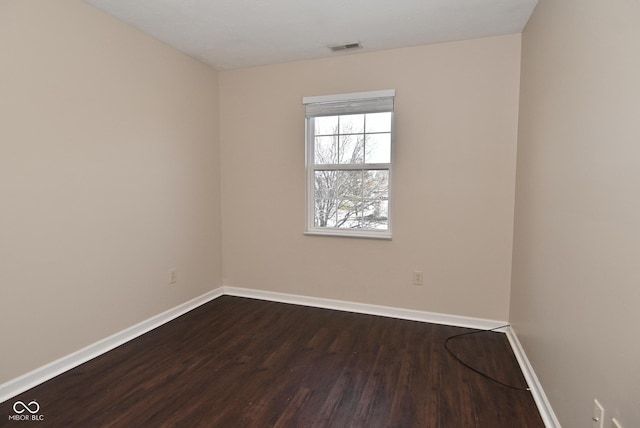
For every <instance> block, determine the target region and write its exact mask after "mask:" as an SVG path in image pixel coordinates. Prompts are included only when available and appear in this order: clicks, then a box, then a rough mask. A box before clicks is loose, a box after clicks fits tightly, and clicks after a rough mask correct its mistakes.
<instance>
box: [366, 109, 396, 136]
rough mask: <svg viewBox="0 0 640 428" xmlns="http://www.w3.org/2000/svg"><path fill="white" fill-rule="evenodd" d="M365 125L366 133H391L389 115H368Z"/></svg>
mask: <svg viewBox="0 0 640 428" xmlns="http://www.w3.org/2000/svg"><path fill="white" fill-rule="evenodd" d="M366 125H367V126H366V130H365V131H366V132H391V113H390V112H385V113H369V114H367V117H366Z"/></svg>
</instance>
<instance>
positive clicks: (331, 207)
mask: <svg viewBox="0 0 640 428" xmlns="http://www.w3.org/2000/svg"><path fill="white" fill-rule="evenodd" d="M336 202H337V201H335V200H334V199H316V200H315V215H314V225H315V226H316V227H335V226H336V209H335V207H336Z"/></svg>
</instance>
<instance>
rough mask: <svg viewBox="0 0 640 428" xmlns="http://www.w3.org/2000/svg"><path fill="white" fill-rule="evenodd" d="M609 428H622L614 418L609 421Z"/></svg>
mask: <svg viewBox="0 0 640 428" xmlns="http://www.w3.org/2000/svg"><path fill="white" fill-rule="evenodd" d="M611 428H623V427H622V424H621V423H620V422H618V420H617V419H616V418H613V419H611Z"/></svg>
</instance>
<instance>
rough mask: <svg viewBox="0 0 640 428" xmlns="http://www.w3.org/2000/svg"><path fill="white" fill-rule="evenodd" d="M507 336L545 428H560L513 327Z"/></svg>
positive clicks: (509, 329) (507, 332) (508, 330)
mask: <svg viewBox="0 0 640 428" xmlns="http://www.w3.org/2000/svg"><path fill="white" fill-rule="evenodd" d="M506 335H507V339H509V343H510V344H511V348H512V349H513V353H514V354H515V356H516V359H517V360H518V364H520V370H522V374H523V375H524V378H525V380H526V381H527V385H529V389H530V390H531V395H533V399H534V401H535V402H536V406H538V411H539V412H540V416H541V417H542V420H543V422H544V426H545V427H547V428H560V421H558V418H557V417H556V414H555V413H554V411H553V409H552V408H551V403H549V400H548V399H547V395H546V394H545V393H544V390H543V389H542V385H541V384H540V381H539V380H538V376H536V373H535V371H534V370H533V366H532V365H531V362H530V361H529V359H528V358H527V354H525V352H524V348H523V347H522V344H521V343H520V340H518V336H517V335H516V332H515V330H514V329H513V327H509V328H507V331H506Z"/></svg>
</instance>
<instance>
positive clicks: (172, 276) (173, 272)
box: [169, 268, 178, 285]
mask: <svg viewBox="0 0 640 428" xmlns="http://www.w3.org/2000/svg"><path fill="white" fill-rule="evenodd" d="M176 282H178V269H176V268H173V269H169V285H173V284H175V283H176Z"/></svg>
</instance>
